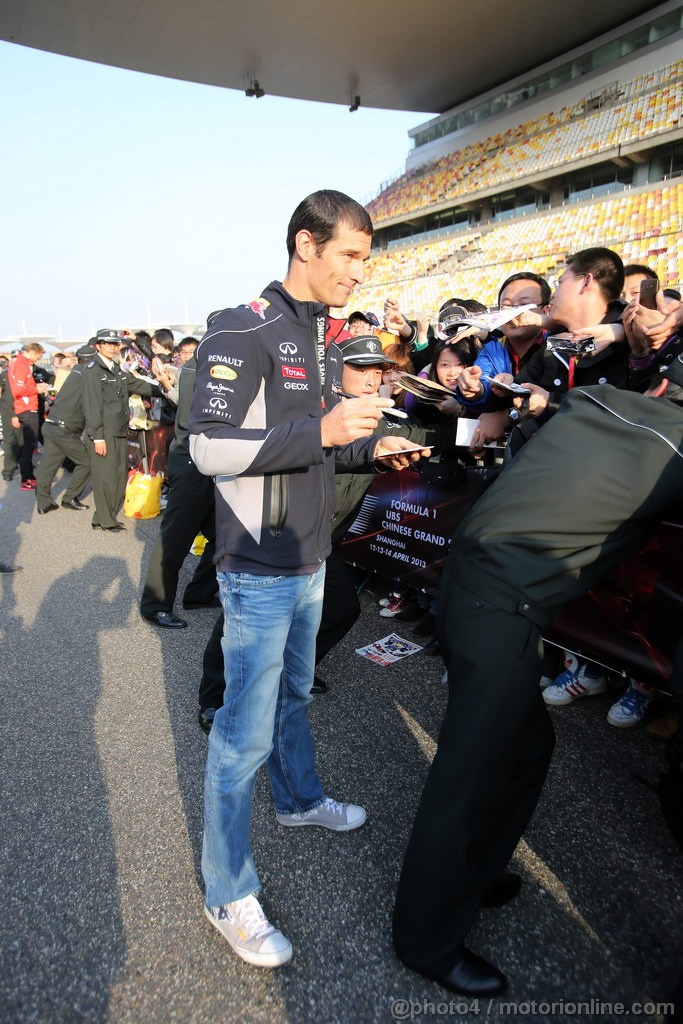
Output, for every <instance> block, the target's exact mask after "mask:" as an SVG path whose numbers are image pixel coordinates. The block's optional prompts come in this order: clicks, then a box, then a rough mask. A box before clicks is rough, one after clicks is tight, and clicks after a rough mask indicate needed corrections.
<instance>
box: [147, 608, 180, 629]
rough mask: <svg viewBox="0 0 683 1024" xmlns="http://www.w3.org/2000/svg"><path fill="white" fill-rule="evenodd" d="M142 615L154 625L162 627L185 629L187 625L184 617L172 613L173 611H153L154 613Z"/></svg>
mask: <svg viewBox="0 0 683 1024" xmlns="http://www.w3.org/2000/svg"><path fill="white" fill-rule="evenodd" d="M142 617H143V619H146V620H147V622H151V623H152V624H153V625H155V626H161V627H162V629H185V626H186V625H187V623H186V622H185V619H181V618H180V616H179V615H174V614H173V612H155V613H154V615H143V616H142Z"/></svg>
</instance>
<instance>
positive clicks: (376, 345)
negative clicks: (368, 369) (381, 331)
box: [339, 334, 397, 366]
mask: <svg viewBox="0 0 683 1024" xmlns="http://www.w3.org/2000/svg"><path fill="white" fill-rule="evenodd" d="M339 348H340V349H341V353H342V356H343V357H344V362H345V363H352V364H353V365H355V366H380V365H381V364H382V363H391V365H392V366H396V365H397V363H396V360H395V359H387V357H386V356H385V355H384V353H383V351H382V343H381V341H380V340H379V339H378V338H376V337H375V336H374V335H373V334H360V335H359V336H358V337H357V338H347V339H346V341H342V342H339Z"/></svg>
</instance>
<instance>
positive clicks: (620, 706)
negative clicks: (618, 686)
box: [607, 680, 655, 729]
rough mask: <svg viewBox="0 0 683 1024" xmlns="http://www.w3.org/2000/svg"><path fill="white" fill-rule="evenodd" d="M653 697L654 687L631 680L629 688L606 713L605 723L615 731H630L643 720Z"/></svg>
mask: <svg viewBox="0 0 683 1024" xmlns="http://www.w3.org/2000/svg"><path fill="white" fill-rule="evenodd" d="M654 695H655V690H654V687H652V686H648V685H647V683H637V682H635V681H634V680H631V683H630V684H629V688H628V690H627V691H626V693H625V694H623V696H622V697H620V698H619V700H618V701H617V702H616V704H613V705H612V707H611V708H610V709H609V711H608V712H607V721H608V722H609V724H610V725H614V726H616V727H617V729H630V728H631V726H632V725H638V722H642V720H643V719H644V718H645V712H646V711H647V709H648V708H649V706H650V704H651V703H652V698H653V697H654Z"/></svg>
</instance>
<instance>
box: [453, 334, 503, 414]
mask: <svg viewBox="0 0 683 1024" xmlns="http://www.w3.org/2000/svg"><path fill="white" fill-rule="evenodd" d="M474 365H475V366H478V367H480V369H481V373H482V376H487V377H495V376H496V374H498V373H509V372H510V360H509V359H508V358H507V353H506V351H505V347H504V345H503V344H502V343H501V342H500V341H497V340H495V341H487V342H486V344H485V345H484V347H483V348H482V350H481V352H480V353H479V355H478V356H477V358H476V359H475V361H474ZM481 385H482V387H483V389H484V392H483V394H482V395H481V396H480V397H479V398H473V399H467V398H465V397H464V395H462V394H461V393H460V390H457V391H456V398H457V399H458V401H459V402H462V404H463V405H464V406H466V407H469V408H471V409H477V410H478V411H480V412H483V411H485V410H487V409H489V408H495V409H499V408H501V403H500V401H499V400H498V399H497V398H496V396H495V395H493V396H492V395H491V383H490V381H487V380H482V382H481ZM491 403H494V404H493V405H491Z"/></svg>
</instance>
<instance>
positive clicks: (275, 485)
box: [269, 473, 289, 537]
mask: <svg viewBox="0 0 683 1024" xmlns="http://www.w3.org/2000/svg"><path fill="white" fill-rule="evenodd" d="M288 508H289V473H276V474H274V475H273V476H272V477H271V481H270V527H269V532H270V534H271V536H273V537H281V536H282V530H283V528H284V525H285V520H286V518H287V511H288Z"/></svg>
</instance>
